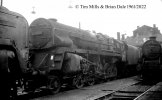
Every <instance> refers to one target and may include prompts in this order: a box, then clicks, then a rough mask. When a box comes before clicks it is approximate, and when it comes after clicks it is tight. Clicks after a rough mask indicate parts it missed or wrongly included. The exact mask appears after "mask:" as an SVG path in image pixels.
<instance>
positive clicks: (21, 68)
mask: <svg viewBox="0 0 162 100" xmlns="http://www.w3.org/2000/svg"><path fill="white" fill-rule="evenodd" d="M0 14H1V16H0V58H1V59H0V64H1V68H2V69H3V70H4V71H5V72H6V74H7V73H12V74H9V78H8V80H12V82H10V83H11V84H9V87H10V88H11V90H12V91H13V92H14V94H17V89H18V87H19V88H21V90H23V91H25V92H29V91H35V90H36V89H42V88H46V89H49V90H52V91H53V93H57V92H58V91H59V90H60V88H61V86H62V85H65V84H66V85H67V84H68V85H71V86H73V87H76V88H81V87H83V86H84V85H85V84H88V85H93V84H94V83H95V82H96V80H100V79H102V80H107V79H109V78H116V77H119V76H123V75H124V74H125V73H127V74H131V73H132V72H135V71H136V65H137V64H138V59H139V57H140V49H139V48H137V47H134V46H131V45H128V44H126V43H124V42H122V41H118V40H115V39H113V38H110V37H108V36H106V35H103V34H101V33H97V34H95V35H94V34H91V33H89V32H87V31H85V30H81V29H78V28H74V27H70V26H67V25H64V24H61V23H58V22H57V20H56V19H44V18H38V19H36V20H35V21H33V22H32V23H31V25H30V27H28V23H27V21H26V19H25V18H24V17H23V16H22V15H20V14H17V13H14V12H11V11H9V10H8V9H6V8H5V7H0ZM28 31H29V32H28ZM13 62H14V63H13ZM4 67H5V68H4ZM7 75H8V74H7ZM11 76H12V77H11ZM15 92H16V93H15ZM12 95H13V93H12Z"/></svg>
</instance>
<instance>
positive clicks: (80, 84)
mask: <svg viewBox="0 0 162 100" xmlns="http://www.w3.org/2000/svg"><path fill="white" fill-rule="evenodd" d="M73 86H74V87H75V88H78V89H79V88H82V87H83V86H84V79H83V77H82V75H78V76H77V77H75V78H74V79H73Z"/></svg>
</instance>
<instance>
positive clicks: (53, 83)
mask: <svg viewBox="0 0 162 100" xmlns="http://www.w3.org/2000/svg"><path fill="white" fill-rule="evenodd" d="M47 87H48V89H49V90H50V91H51V92H52V93H53V94H56V93H58V92H59V91H60V89H61V82H60V79H59V78H58V77H49V80H48V85H47Z"/></svg>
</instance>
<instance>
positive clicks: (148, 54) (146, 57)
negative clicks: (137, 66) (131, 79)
mask: <svg viewBox="0 0 162 100" xmlns="http://www.w3.org/2000/svg"><path fill="white" fill-rule="evenodd" d="M161 50H162V48H161V44H160V42H158V41H156V37H155V36H151V37H150V40H147V41H146V42H145V43H144V44H143V45H142V59H141V61H140V62H141V68H142V70H141V73H142V77H143V79H148V78H151V77H152V78H155V77H158V76H159V75H161V73H162V65H161V61H162V60H161V57H162V56H161V53H162V52H161Z"/></svg>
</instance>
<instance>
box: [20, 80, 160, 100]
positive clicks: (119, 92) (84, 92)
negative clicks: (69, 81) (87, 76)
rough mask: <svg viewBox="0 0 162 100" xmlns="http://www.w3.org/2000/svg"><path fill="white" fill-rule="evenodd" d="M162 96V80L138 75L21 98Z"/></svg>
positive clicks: (131, 98)
mask: <svg viewBox="0 0 162 100" xmlns="http://www.w3.org/2000/svg"><path fill="white" fill-rule="evenodd" d="M160 96H162V82H161V83H158V82H155V81H154V82H142V81H141V80H139V79H138V78H137V77H130V78H125V79H118V80H114V81H109V82H106V83H102V84H97V85H94V86H88V87H84V88H82V89H74V90H66V91H62V92H60V93H58V94H55V95H49V94H47V95H41V94H39V93H38V96H37V97H36V96H35V97H34V98H28V99H27V97H28V96H27V97H23V98H21V100H22V99H23V100H154V99H155V98H156V100H162V97H160ZM24 98H25V99H24ZM146 98H147V99H146ZM148 98H149V99H148ZM150 98H153V99H150ZM157 98H158V99H157ZM160 98H161V99H160Z"/></svg>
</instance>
